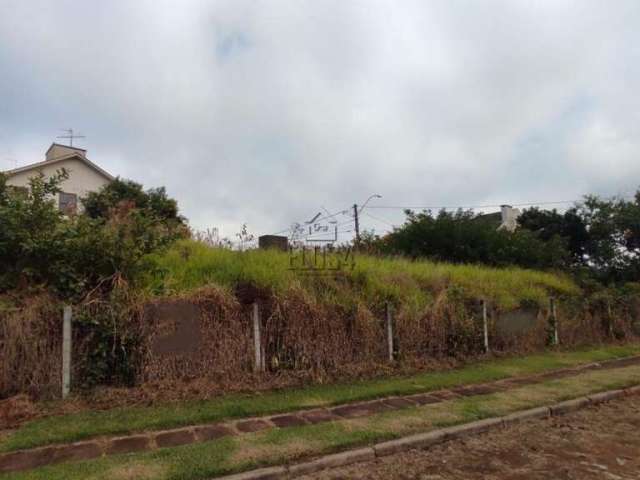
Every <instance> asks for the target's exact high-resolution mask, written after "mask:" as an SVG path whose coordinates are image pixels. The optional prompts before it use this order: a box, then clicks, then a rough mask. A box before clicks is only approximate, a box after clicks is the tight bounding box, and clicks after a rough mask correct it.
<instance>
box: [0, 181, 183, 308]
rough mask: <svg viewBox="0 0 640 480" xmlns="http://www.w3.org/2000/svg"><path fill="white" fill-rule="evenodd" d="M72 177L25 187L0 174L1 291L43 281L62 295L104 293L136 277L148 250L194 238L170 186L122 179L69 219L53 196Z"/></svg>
mask: <svg viewBox="0 0 640 480" xmlns="http://www.w3.org/2000/svg"><path fill="white" fill-rule="evenodd" d="M67 177H68V174H67V173H66V172H65V171H64V170H60V171H59V172H57V174H56V175H53V176H52V177H50V178H49V179H45V178H44V176H43V175H42V174H40V175H38V176H35V177H33V178H31V179H30V181H29V188H28V189H24V190H19V189H15V188H12V187H10V186H8V185H7V182H6V178H5V177H4V176H2V175H0V226H1V228H0V262H1V263H2V265H3V269H2V271H0V293H1V292H2V291H6V290H10V289H15V288H25V287H33V286H41V287H44V288H46V289H48V290H50V291H53V292H54V293H55V294H56V295H57V296H58V297H60V298H63V299H69V298H76V299H77V298H79V297H82V296H85V295H86V294H87V293H89V292H91V291H96V289H97V290H100V291H101V293H104V294H106V293H108V292H109V291H110V289H111V285H110V283H112V282H113V281H114V280H116V279H124V280H127V281H135V279H136V277H137V275H138V273H139V272H140V270H141V268H143V264H142V258H143V257H144V256H145V255H147V254H149V253H151V252H154V251H156V250H158V249H159V248H162V247H163V246H166V245H168V244H170V243H171V242H172V241H174V240H175V239H177V238H181V237H184V236H186V235H188V231H187V229H186V226H185V225H184V219H183V218H182V217H180V216H178V215H177V206H176V202H175V200H172V199H169V198H167V196H166V194H165V192H164V189H155V190H150V191H148V192H146V193H145V192H141V187H140V190H139V191H138V189H137V187H139V186H136V187H134V186H132V185H136V184H133V183H132V182H125V181H122V180H118V181H117V182H114V183H116V185H115V187H112V185H111V184H109V185H107V186H105V187H104V188H103V189H102V190H101V191H99V192H97V193H93V194H90V195H89V197H88V200H86V205H89V206H91V208H92V210H91V211H90V212H86V213H84V214H81V215H71V216H65V215H63V214H62V212H60V211H59V210H58V209H57V208H56V206H55V204H54V200H53V196H54V195H55V194H56V193H58V192H59V191H60V188H59V185H60V183H61V182H62V181H64V180H65V179H66V178H67ZM122 185H125V186H126V187H127V189H120V186H122ZM113 189H115V192H116V193H117V195H116V193H114V192H113ZM128 193H131V194H132V196H134V197H135V199H133V200H127V198H126V195H127V194H128ZM140 199H142V206H141V207H140V208H138V206H137V204H136V201H138V200H140ZM83 203H85V202H84V200H83ZM98 206H100V208H98Z"/></svg>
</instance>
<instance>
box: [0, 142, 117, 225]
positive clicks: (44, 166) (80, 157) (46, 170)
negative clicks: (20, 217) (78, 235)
mask: <svg viewBox="0 0 640 480" xmlns="http://www.w3.org/2000/svg"><path fill="white" fill-rule="evenodd" d="M62 168H64V169H65V170H66V171H67V172H68V173H69V178H68V179H67V180H65V181H63V182H62V184H61V186H60V187H61V189H62V191H61V192H60V193H59V194H58V195H57V198H56V203H57V205H58V208H60V210H62V211H64V212H70V213H71V212H73V213H75V212H76V211H77V210H78V208H79V204H78V199H79V198H80V197H83V196H85V195H86V194H87V193H89V192H95V191H98V190H99V189H100V188H101V187H103V186H104V185H106V184H108V183H109V182H111V181H112V180H113V179H114V177H113V176H112V175H110V174H109V173H107V172H105V171H104V170H103V169H102V168H100V167H99V166H98V165H96V164H95V163H93V162H91V161H90V160H89V159H88V158H87V151H86V150H84V149H82V148H77V147H69V146H66V145H60V144H57V143H52V144H51V146H50V147H49V149H48V150H47V152H46V153H45V160H44V161H42V162H38V163H32V164H30V165H26V166H24V167H19V168H15V169H13V170H9V171H7V172H5V174H6V175H7V176H8V177H9V178H8V181H7V185H11V186H14V187H17V188H27V187H28V186H29V179H30V178H31V177H33V176H35V175H38V173H39V172H42V173H43V175H44V176H45V178H49V177H51V176H52V175H54V174H55V172H56V170H60V169H62Z"/></svg>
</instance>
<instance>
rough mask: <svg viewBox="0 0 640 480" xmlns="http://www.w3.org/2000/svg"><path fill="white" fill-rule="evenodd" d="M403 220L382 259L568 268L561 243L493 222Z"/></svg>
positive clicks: (414, 216) (448, 216) (470, 216)
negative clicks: (396, 257)
mask: <svg viewBox="0 0 640 480" xmlns="http://www.w3.org/2000/svg"><path fill="white" fill-rule="evenodd" d="M406 215H407V218H406V221H405V223H404V225H402V226H401V227H400V228H397V229H395V230H394V231H393V232H392V233H390V234H389V235H387V236H386V237H384V238H382V239H381V240H380V241H379V242H378V248H379V250H380V251H381V252H382V253H386V254H402V255H408V256H410V257H412V258H419V257H425V258H431V259H433V260H437V261H442V262H452V263H482V264H485V265H491V266H497V267H506V266H510V265H518V266H521V267H525V268H536V269H549V268H561V267H563V266H565V265H566V263H567V259H568V251H567V249H566V246H565V242H564V240H563V239H562V238H560V237H559V236H556V235H554V236H553V237H551V238H550V239H549V240H548V241H546V242H545V241H544V240H542V239H540V238H539V237H538V236H537V235H536V234H534V233H533V232H531V231H528V230H523V229H519V230H516V231H515V232H508V231H504V230H498V229H497V228H496V227H497V225H495V224H494V223H493V222H490V221H487V220H485V218H484V217H483V216H482V215H478V214H475V213H474V212H472V211H469V210H458V211H456V212H447V211H445V210H442V211H440V212H439V213H438V214H433V213H432V212H431V211H423V212H420V213H415V212H412V211H410V210H408V211H407V212H406Z"/></svg>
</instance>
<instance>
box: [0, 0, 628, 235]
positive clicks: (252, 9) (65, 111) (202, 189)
mask: <svg viewBox="0 0 640 480" xmlns="http://www.w3.org/2000/svg"><path fill="white" fill-rule="evenodd" d="M639 26H640V4H638V3H637V2H635V1H628V2H624V1H618V2H615V3H611V2H605V1H591V2H587V1H576V2H571V1H549V2H535V5H534V4H532V3H531V2H519V1H486V2H461V1H440V2H422V1H409V0H407V1H402V2H392V1H366V2H364V1H356V0H353V1H349V2H345V1H327V2H312V1H308V2H274V3H271V2H248V1H237V0H236V1H228V2H224V1H221V2H215V3H212V2H205V1H190V2H180V3H179V4H178V3H175V2H151V1H148V2H124V1H121V2H70V1H69V2H62V3H61V2H37V1H33V2H31V1H23V2H14V1H8V2H7V1H4V2H2V3H1V4H0V70H1V71H2V72H3V74H2V75H0V97H1V98H2V104H1V105H0V168H10V167H12V166H13V165H11V164H10V163H11V162H12V161H13V160H11V159H12V158H14V157H16V156H19V157H20V158H18V160H19V162H20V163H28V162H31V161H35V160H38V159H40V157H41V156H42V154H43V151H44V149H46V147H47V146H48V143H49V142H50V141H51V140H52V139H53V136H55V134H56V133H57V129H58V128H61V127H66V126H73V127H74V128H77V129H79V130H81V131H82V132H83V133H85V134H86V135H87V140H86V142H85V146H86V147H87V148H88V149H89V153H90V157H91V158H92V159H93V160H95V161H97V162H98V163H100V164H101V165H103V166H104V167H105V168H106V169H107V170H109V171H110V172H112V173H114V174H120V175H122V176H125V177H130V178H133V179H135V180H138V181H140V182H142V183H144V184H145V185H149V186H153V185H166V186H167V188H168V190H169V192H170V193H171V194H172V195H174V196H176V197H177V198H178V199H179V201H180V204H181V206H182V208H183V210H184V213H185V214H186V215H187V216H188V217H189V218H190V219H191V222H192V224H194V225H195V226H198V227H207V226H222V227H224V231H225V232H226V233H229V234H232V233H233V232H235V231H237V230H238V229H239V225H240V224H241V223H243V222H247V223H248V224H249V227H250V228H251V229H252V230H254V231H257V232H260V233H267V232H271V231H274V230H279V229H281V228H282V227H286V226H288V225H289V224H290V223H291V222H292V221H294V220H300V219H305V218H308V217H311V216H313V214H314V213H316V212H317V211H318V210H319V207H320V206H321V205H323V206H326V207H327V208H328V209H330V210H332V211H334V210H338V209H342V208H345V207H348V206H349V205H351V204H353V203H354V202H356V201H357V202H362V201H363V200H364V199H365V198H367V197H368V196H369V194H371V193H380V194H382V195H383V196H384V199H383V200H379V201H378V202H379V203H385V204H394V205H395V204H400V205H404V204H426V205H433V204H435V205H458V204H462V205H466V204H486V203H502V202H513V203H518V202H522V201H531V200H555V199H565V198H577V197H578V196H580V195H581V194H582V193H587V192H590V191H595V192H599V193H617V192H623V191H628V190H630V189H632V188H634V187H636V186H637V185H638V184H640V180H639V179H640V167H639V165H640V163H639V162H637V161H636V160H635V159H636V157H637V155H638V153H639V152H640V140H638V138H640V136H639V135H638V128H639V127H638V125H640V123H639V122H638V120H639V119H638V116H639V112H640V100H638V96H637V94H636V92H635V90H636V88H637V85H638V80H640V62H638V60H639V58H638V57H639V55H640V49H639V48H638V47H637V45H640V42H639V40H640V38H638V37H639V36H640V34H639V33H638V31H639V30H638V27H639ZM371 213H372V214H374V215H376V216H377V217H380V218H383V217H384V219H385V220H386V221H390V222H392V223H398V222H400V221H401V219H402V214H401V212H399V211H378V210H376V211H372V212H371ZM346 219H347V217H345V220H346ZM363 223H364V226H365V227H375V228H376V229H378V230H381V229H384V228H387V226H386V224H385V223H383V222H381V221H376V220H373V219H371V218H369V217H365V219H364V221H363Z"/></svg>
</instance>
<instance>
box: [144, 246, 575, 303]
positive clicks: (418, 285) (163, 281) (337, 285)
mask: <svg viewBox="0 0 640 480" xmlns="http://www.w3.org/2000/svg"><path fill="white" fill-rule="evenodd" d="M147 260H148V262H149V263H150V265H151V266H152V267H153V268H152V269H151V271H152V273H149V274H147V275H146V277H145V278H144V281H143V285H142V286H143V288H144V289H145V290H147V291H149V292H151V293H154V294H166V293H186V292H189V291H191V290H194V289H197V288H199V287H203V286H206V285H211V284H214V285H218V286H222V287H224V288H228V289H230V290H232V289H233V288H234V287H236V286H237V285H239V284H242V283H250V284H252V285H255V286H257V287H259V288H263V289H268V290H270V291H273V292H274V293H275V294H283V293H285V292H286V291H287V290H289V289H291V288H302V289H304V290H306V291H308V292H310V293H311V294H313V295H315V296H319V297H321V298H322V299H324V300H330V301H332V302H335V303H338V304H351V303H353V302H363V303H366V304H368V305H376V304H380V303H382V302H384V301H387V300H388V301H392V302H395V303H402V304H403V305H405V306H407V305H413V306H414V307H415V308H421V307H423V306H426V305H429V304H430V303H432V302H433V301H435V299H436V298H438V295H439V294H440V293H442V292H443V291H445V290H447V291H448V292H454V293H455V294H456V295H459V296H461V297H462V298H464V299H478V298H482V297H485V298H487V299H489V300H490V301H492V302H493V303H494V305H497V306H499V307H500V308H502V309H510V308H515V307H517V306H518V305H521V304H523V303H528V304H531V303H536V304H540V305H543V304H546V302H547V301H548V297H549V295H550V294H554V295H567V296H572V295H578V294H579V293H580V291H579V289H578V287H577V286H576V285H575V284H574V283H573V282H572V281H571V280H570V279H569V278H567V277H564V276H560V275H554V274H551V273H544V272H538V271H531V270H523V269H519V268H507V269H496V268H488V267H482V266H477V265H451V264H444V263H433V262H428V261H409V260H405V259H400V258H397V259H382V258H375V257H370V256H364V255H358V256H357V257H356V258H355V267H354V268H353V270H349V269H345V270H344V271H343V274H341V275H337V276H336V275H301V274H300V272H298V271H295V270H291V269H290V257H289V254H288V253H284V252H279V251H274V250H270V251H265V250H250V251H245V252H239V251H232V250H227V249H221V248H210V247H207V246H205V245H203V244H201V243H197V242H193V241H181V242H179V243H177V244H175V245H174V246H173V247H172V248H171V249H169V250H168V251H166V252H163V253H161V254H155V255H152V256H150V257H148V259H147Z"/></svg>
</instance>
